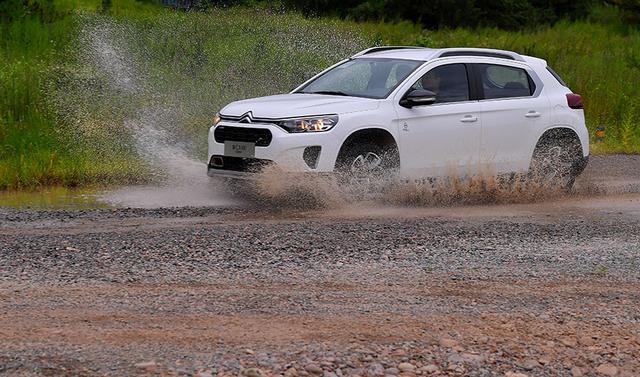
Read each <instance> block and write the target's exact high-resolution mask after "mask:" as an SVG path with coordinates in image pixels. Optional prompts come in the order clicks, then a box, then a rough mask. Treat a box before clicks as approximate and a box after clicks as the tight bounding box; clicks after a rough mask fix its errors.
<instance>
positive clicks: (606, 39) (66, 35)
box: [0, 0, 640, 189]
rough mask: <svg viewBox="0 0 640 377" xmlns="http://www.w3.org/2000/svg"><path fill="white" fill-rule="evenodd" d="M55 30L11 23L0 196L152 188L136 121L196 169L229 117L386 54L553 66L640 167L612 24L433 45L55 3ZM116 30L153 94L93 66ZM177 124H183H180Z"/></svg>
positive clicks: (405, 30) (144, 7) (397, 32)
mask: <svg viewBox="0 0 640 377" xmlns="http://www.w3.org/2000/svg"><path fill="white" fill-rule="evenodd" d="M54 4H55V7H56V15H55V17H51V19H53V21H50V22H46V23H45V22H41V21H40V20H38V19H21V20H18V21H13V22H11V23H0V35H2V36H3V37H2V38H1V39H0V189H7V188H34V187H38V186H47V185H64V186H79V185H91V184H104V183H107V184H109V183H129V182H138V181H141V180H145V179H148V177H149V174H148V173H149V171H150V169H151V167H150V166H149V165H148V164H147V163H146V162H145V161H144V160H143V159H142V158H141V156H140V155H139V154H138V152H137V151H136V150H135V148H134V147H133V143H132V140H131V138H130V129H128V128H127V127H125V126H124V123H125V119H137V117H139V116H140V112H141V109H146V108H150V107H151V108H153V107H154V106H155V107H158V106H161V107H162V108H166V109H172V117H173V118H172V122H170V123H171V124H173V125H175V127H173V129H169V130H168V131H170V132H172V133H174V134H175V136H176V138H177V139H178V140H180V141H182V142H183V143H184V144H186V145H187V149H189V150H190V153H191V154H192V155H193V156H195V157H196V158H199V159H203V158H204V155H205V153H206V137H205V135H206V131H207V128H208V126H209V122H210V119H211V118H212V116H213V114H215V112H216V111H217V110H219V109H220V108H221V107H222V106H224V104H226V103H228V102H230V101H233V100H236V99H240V98H247V97H253V96H259V95H266V94H271V93H277V92H284V91H287V90H289V89H290V88H292V87H293V86H294V85H295V84H297V83H299V82H301V81H302V80H303V79H305V78H307V77H309V76H310V75H312V74H313V73H314V72H316V71H318V70H320V69H321V68H323V67H325V66H327V65H329V64H331V63H333V62H335V61H337V60H339V59H341V58H343V57H344V56H348V55H349V54H351V53H354V52H356V51H358V50H360V49H362V48H365V47H369V46H372V45H374V44H405V45H422V46H429V47H444V46H474V47H493V48H504V49H510V50H515V51H518V52H521V53H525V54H530V55H534V56H538V57H542V58H544V59H546V60H547V61H548V62H549V64H550V66H552V67H553V68H554V69H555V70H556V71H557V72H559V73H560V75H561V76H562V77H563V78H564V79H565V81H567V82H568V83H569V85H570V87H571V88H572V89H573V90H574V91H575V92H577V93H580V94H582V95H583V97H584V99H585V102H586V115H587V124H588V127H589V129H590V131H591V133H592V134H593V132H594V131H595V129H596V128H597V127H598V126H605V128H606V137H605V139H604V141H603V142H600V143H595V142H593V143H592V152H593V153H617V152H620V153H640V106H638V105H637V104H638V103H639V99H640V86H639V85H637V80H638V78H639V77H640V32H639V31H638V30H634V29H630V28H628V27H625V26H624V25H621V24H619V23H617V21H616V20H617V19H618V18H617V17H616V15H615V14H612V13H611V12H612V11H610V10H609V11H607V12H608V13H607V12H605V13H606V14H597V13H594V17H593V19H592V20H590V21H577V22H561V23H558V24H556V25H554V26H548V27H542V28H540V29H538V30H533V31H527V32H505V31H501V30H496V29H478V30H465V29H455V30H438V31H425V30H422V29H421V28H420V27H418V26H416V25H414V24H411V23H396V24H391V23H378V22H369V23H353V22H347V21H341V20H335V19H305V18H303V17H302V16H300V15H298V14H293V13H287V14H282V13H273V12H269V11H267V10H250V9H240V8H231V9H214V10H211V11H209V12H207V13H184V12H174V11H170V10H166V9H164V8H162V7H159V6H157V5H154V4H150V3H146V2H137V1H131V0H114V1H113V5H112V8H111V9H110V11H109V14H108V15H102V14H101V10H100V4H101V2H100V1H99V0H93V1H91V0H55V2H54ZM92 25H111V26H110V27H111V29H109V30H110V33H111V34H112V35H110V36H109V38H110V40H111V39H113V41H114V43H115V45H116V46H124V47H125V49H126V51H127V55H126V57H127V59H130V60H131V62H133V63H135V69H136V72H137V74H136V78H139V79H140V80H141V83H142V85H143V87H144V88H143V90H141V91H140V92H136V93H126V92H123V91H121V90H118V89H117V88H116V89H114V88H112V87H111V84H112V82H111V81H113V80H112V79H110V78H109V77H108V76H107V75H105V74H104V72H100V70H98V69H96V67H93V66H91V65H88V64H87V62H86V61H85V60H83V58H82V56H81V54H82V52H83V51H84V50H85V46H84V45H83V43H86V42H82V39H81V38H80V37H81V30H82V29H83V28H87V27H91V26H92ZM174 118H175V119H174Z"/></svg>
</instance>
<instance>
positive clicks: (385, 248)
mask: <svg viewBox="0 0 640 377" xmlns="http://www.w3.org/2000/svg"><path fill="white" fill-rule="evenodd" d="M614 158H615V159H617V158H619V157H614ZM628 160H629V159H626V160H625V161H628ZM631 160H632V162H633V159H631ZM596 164H597V163H596ZM590 174H591V176H593V175H594V173H593V172H592V173H590ZM590 179H591V178H590ZM583 184H584V181H583ZM639 245H640V195H638V194H633V193H627V194H623V195H609V196H606V195H605V196H602V195H601V196H593V197H590V196H578V197H567V198H560V199H557V200H554V201H552V202H546V203H532V204H521V205H501V206H473V207H464V206H460V207H454V208H402V207H401V208H389V207H384V206H380V205H374V206H373V207H370V206H365V205H364V204H362V205H356V206H353V207H349V208H337V209H328V210H322V211H321V210H306V211H305V210H297V211H293V210H278V211H274V210H270V211H265V210H262V211H257V212H256V207H255V206H254V207H245V208H234V207H229V208H204V207H202V208H174V209H164V208H159V209H126V208H115V209H89V210H87V209H84V210H64V211H48V210H29V211H25V210H15V209H0V313H1V315H0V374H7V375H74V376H75V375H150V374H151V375H153V374H157V375H191V376H203V377H204V376H213V375H243V376H268V375H286V376H326V377H333V376H337V377H341V376H385V375H389V376H395V375H400V376H414V375H425V376H429V375H460V376H462V375H464V376H506V375H511V376H521V375H526V376H538V375H563V376H572V375H573V376H580V375H587V376H588V375H611V376H637V375H640V361H639V360H638V358H637V355H638V354H640V314H638V313H640V293H639V292H640V246H639Z"/></svg>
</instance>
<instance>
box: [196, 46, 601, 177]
mask: <svg viewBox="0 0 640 377" xmlns="http://www.w3.org/2000/svg"><path fill="white" fill-rule="evenodd" d="M588 140H589V137H588V132H587V128H586V127H585V120H584V112H583V106H582V99H581V97H580V96H579V95H577V94H574V93H573V92H572V91H571V90H570V89H569V88H568V87H567V85H566V84H565V83H564V82H563V81H562V79H560V77H559V76H558V75H557V74H556V73H555V72H554V71H553V70H552V69H551V68H549V67H548V66H547V63H546V61H544V60H542V59H539V58H534V57H530V56H525V55H520V54H517V53H514V52H511V51H502V50H492V49H475V48H446V49H431V48H415V47H374V48H370V49H367V50H364V51H362V52H360V53H358V54H356V55H354V56H352V57H351V58H349V59H346V60H343V61H341V62H339V63H337V64H335V65H333V66H331V67H329V68H328V69H326V70H325V71H323V72H321V73H319V74H318V75H316V76H315V77H313V78H311V79H310V80H308V81H307V82H305V83H303V84H302V85H300V86H299V87H297V88H296V89H294V90H293V91H292V92H291V93H288V94H281V95H273V96H268V97H261V98H254V99H248V100H242V101H237V102H233V103H230V104H229V105H227V106H225V107H224V108H223V109H222V110H221V111H220V114H219V115H218V116H216V119H215V121H214V125H213V127H211V129H210V131H209V156H208V157H209V158H208V161H209V164H208V174H209V175H210V176H224V177H230V178H250V177H252V176H255V175H254V174H255V173H256V172H257V171H260V170H261V168H262V167H263V166H265V165H269V164H276V165H278V166H279V167H280V168H282V169H284V170H286V171H293V172H318V173H321V172H334V171H338V172H345V173H347V175H350V176H356V177H357V176H361V175H367V174H372V173H378V172H385V171H393V172H394V173H397V174H398V175H399V176H400V177H402V178H410V179H412V178H426V177H438V176H451V175H475V174H479V173H486V172H487V171H491V172H492V173H495V174H503V173H507V174H512V173H527V172H529V173H530V172H532V171H537V172H539V173H541V174H539V176H540V177H542V179H544V180H552V179H553V178H559V180H558V181H559V182H561V185H562V186H563V187H564V188H570V187H571V186H572V184H573V181H574V179H575V177H576V176H578V175H579V174H580V173H581V172H582V170H583V169H584V167H585V166H586V164H587V161H588V157H589V141H588Z"/></svg>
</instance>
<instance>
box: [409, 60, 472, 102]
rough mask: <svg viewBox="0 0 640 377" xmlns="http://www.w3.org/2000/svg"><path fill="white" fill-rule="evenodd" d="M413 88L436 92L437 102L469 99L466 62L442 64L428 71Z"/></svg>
mask: <svg viewBox="0 0 640 377" xmlns="http://www.w3.org/2000/svg"><path fill="white" fill-rule="evenodd" d="M411 89H425V90H430V91H432V92H434V93H435V94H436V103H447V102H460V101H468V100H469V80H468V79H467V69H466V67H465V66H464V64H449V65H441V66H439V67H436V68H434V69H432V70H430V71H429V72H427V73H426V74H425V75H424V76H422V77H421V78H420V80H418V81H417V82H416V83H415V84H413V86H412V87H411Z"/></svg>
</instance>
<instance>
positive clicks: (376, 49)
mask: <svg viewBox="0 0 640 377" xmlns="http://www.w3.org/2000/svg"><path fill="white" fill-rule="evenodd" d="M420 48H424V47H416V46H378V47H371V48H368V49H366V50H362V51H360V52H358V53H357V54H355V55H353V56H352V58H355V57H356V56H362V55H367V54H373V53H374V52H382V51H389V50H415V49H420Z"/></svg>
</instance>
